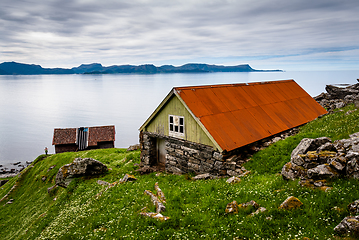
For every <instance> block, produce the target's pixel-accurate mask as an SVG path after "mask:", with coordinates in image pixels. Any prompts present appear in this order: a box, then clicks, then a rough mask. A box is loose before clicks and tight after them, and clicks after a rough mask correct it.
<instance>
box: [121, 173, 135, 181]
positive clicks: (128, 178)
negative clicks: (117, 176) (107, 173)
mask: <svg viewBox="0 0 359 240" xmlns="http://www.w3.org/2000/svg"><path fill="white" fill-rule="evenodd" d="M136 180H137V178H136V177H135V176H133V175H130V174H127V173H126V174H125V176H124V177H123V178H122V179H121V180H120V183H124V182H128V181H136Z"/></svg>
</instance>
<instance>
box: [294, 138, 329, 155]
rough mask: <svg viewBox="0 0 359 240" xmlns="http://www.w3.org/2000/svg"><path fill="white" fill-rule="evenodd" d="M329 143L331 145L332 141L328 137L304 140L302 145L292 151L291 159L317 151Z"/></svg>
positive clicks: (301, 142)
mask: <svg viewBox="0 0 359 240" xmlns="http://www.w3.org/2000/svg"><path fill="white" fill-rule="evenodd" d="M328 142H329V143H331V142H332V140H331V139H330V138H327V137H320V138H316V139H311V138H303V139H302V141H300V143H299V144H298V146H297V147H296V148H295V149H294V150H293V151H292V154H291V159H292V158H294V157H296V156H298V155H300V154H305V153H307V152H308V151H316V150H317V149H318V147H320V146H322V145H324V144H325V143H328Z"/></svg>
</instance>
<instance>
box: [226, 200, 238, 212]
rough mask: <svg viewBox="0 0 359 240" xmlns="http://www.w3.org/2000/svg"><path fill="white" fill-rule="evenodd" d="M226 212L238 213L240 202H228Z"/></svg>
mask: <svg viewBox="0 0 359 240" xmlns="http://www.w3.org/2000/svg"><path fill="white" fill-rule="evenodd" d="M226 213H234V214H237V213H238V204H237V201H236V200H234V201H233V202H230V203H228V204H227V206H226Z"/></svg>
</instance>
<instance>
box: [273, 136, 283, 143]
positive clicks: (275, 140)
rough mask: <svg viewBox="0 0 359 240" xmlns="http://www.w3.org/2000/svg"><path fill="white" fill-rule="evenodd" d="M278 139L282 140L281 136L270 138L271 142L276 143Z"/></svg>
mask: <svg viewBox="0 0 359 240" xmlns="http://www.w3.org/2000/svg"><path fill="white" fill-rule="evenodd" d="M280 140H282V138H281V137H275V138H273V139H272V143H276V142H278V141H280Z"/></svg>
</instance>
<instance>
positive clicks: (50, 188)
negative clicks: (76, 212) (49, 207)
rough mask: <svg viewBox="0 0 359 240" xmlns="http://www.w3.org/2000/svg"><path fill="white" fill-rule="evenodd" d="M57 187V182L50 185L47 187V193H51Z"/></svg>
mask: <svg viewBox="0 0 359 240" xmlns="http://www.w3.org/2000/svg"><path fill="white" fill-rule="evenodd" d="M55 188H57V185H56V184H55V185H54V186H52V187H49V188H48V189H47V193H50V192H51V191H52V190H53V189H55Z"/></svg>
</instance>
